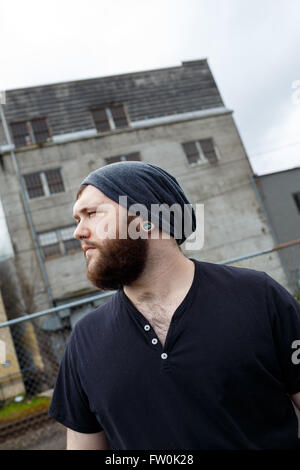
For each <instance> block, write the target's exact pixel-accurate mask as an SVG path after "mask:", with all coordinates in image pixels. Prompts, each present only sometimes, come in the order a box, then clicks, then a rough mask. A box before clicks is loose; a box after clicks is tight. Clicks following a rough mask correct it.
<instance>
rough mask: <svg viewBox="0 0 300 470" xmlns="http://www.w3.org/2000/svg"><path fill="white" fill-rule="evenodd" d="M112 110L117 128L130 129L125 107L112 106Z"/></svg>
mask: <svg viewBox="0 0 300 470" xmlns="http://www.w3.org/2000/svg"><path fill="white" fill-rule="evenodd" d="M110 110H111V114H112V117H113V120H114V123H115V126H116V128H120V127H128V120H127V116H126V113H125V109H124V106H123V105H122V104H121V105H118V106H112V107H111V108H110Z"/></svg>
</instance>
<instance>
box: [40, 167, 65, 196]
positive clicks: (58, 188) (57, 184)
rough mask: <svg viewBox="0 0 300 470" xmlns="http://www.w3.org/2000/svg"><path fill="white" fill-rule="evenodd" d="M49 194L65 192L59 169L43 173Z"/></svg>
mask: <svg viewBox="0 0 300 470" xmlns="http://www.w3.org/2000/svg"><path fill="white" fill-rule="evenodd" d="M45 175H46V179H47V183H48V188H49V192H50V194H54V193H61V192H63V191H64V190H65V188H64V183H63V180H62V177H61V173H60V170H59V169H56V170H47V171H45Z"/></svg>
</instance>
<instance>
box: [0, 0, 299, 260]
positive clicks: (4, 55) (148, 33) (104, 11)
mask: <svg viewBox="0 0 300 470" xmlns="http://www.w3.org/2000/svg"><path fill="white" fill-rule="evenodd" d="M299 19H300V0H288V1H287V0H285V1H283V0H251V1H250V0H126V1H125V0H106V1H103V0H85V1H84V2H83V1H78V0H59V1H57V0H52V1H51V2H43V1H37V0H26V1H20V0H0V41H1V42H0V43H1V45H2V47H1V62H0V64H1V65H0V67H1V69H0V90H5V89H12V88H20V87H27V86H34V85H41V84H48V83H55V82H61V81H68V80H77V79H85V78H93V77H99V76H105V75H113V74H120V73H126V72H137V71H141V70H149V69H155V68H162V67H172V66H177V65H180V64H181V62H182V61H185V60H194V59H202V58H207V59H208V62H209V65H210V67H211V70H212V73H213V75H214V77H215V80H216V82H217V85H218V87H219V90H220V92H221V95H222V97H223V100H224V101H225V105H226V106H227V107H229V108H231V109H233V110H234V115H233V116H234V119H235V122H236V125H237V127H238V129H239V131H240V134H241V137H242V139H243V142H244V145H245V148H246V151H247V154H248V156H249V158H250V161H251V165H252V168H253V171H254V172H255V173H257V174H259V175H260V174H265V173H270V172H274V171H280V170H284V169H287V168H293V167H296V166H300V132H299V131H300V57H299V51H300V26H299ZM293 86H294V87H295V88H293ZM0 221H1V219H0ZM0 243H1V240H0ZM0 252H1V249H0Z"/></svg>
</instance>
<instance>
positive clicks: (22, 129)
mask: <svg viewBox="0 0 300 470" xmlns="http://www.w3.org/2000/svg"><path fill="white" fill-rule="evenodd" d="M11 130H12V134H13V140H14V143H15V146H16V147H20V146H21V145H27V144H29V143H30V142H31V139H30V132H29V128H28V125H27V123H26V122H15V123H13V124H11Z"/></svg>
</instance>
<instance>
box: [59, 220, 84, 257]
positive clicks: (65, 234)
mask: <svg viewBox="0 0 300 470" xmlns="http://www.w3.org/2000/svg"><path fill="white" fill-rule="evenodd" d="M75 229H76V225H72V226H71V227H64V228H61V229H60V235H61V239H62V241H63V243H64V247H65V252H66V253H70V252H71V251H77V250H80V249H81V243H80V241H79V240H77V239H76V238H74V236H73V235H74V230H75Z"/></svg>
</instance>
